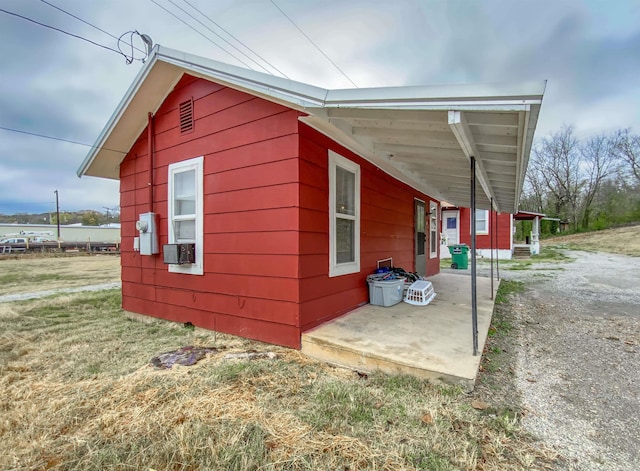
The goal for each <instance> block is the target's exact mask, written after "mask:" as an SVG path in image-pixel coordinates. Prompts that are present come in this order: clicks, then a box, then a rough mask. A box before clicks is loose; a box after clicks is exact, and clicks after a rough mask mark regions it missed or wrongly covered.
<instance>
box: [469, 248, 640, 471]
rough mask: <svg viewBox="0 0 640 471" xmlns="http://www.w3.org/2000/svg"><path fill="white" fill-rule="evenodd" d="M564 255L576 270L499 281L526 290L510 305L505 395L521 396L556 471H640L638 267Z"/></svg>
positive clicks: (560, 267) (560, 268) (624, 260)
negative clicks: (521, 285) (553, 455)
mask: <svg viewBox="0 0 640 471" xmlns="http://www.w3.org/2000/svg"><path fill="white" fill-rule="evenodd" d="M564 253H565V254H566V255H569V256H570V257H572V258H574V259H575V260H573V261H571V262H567V263H557V262H556V263H546V264H538V263H535V264H533V265H532V266H531V268H532V269H530V270H517V271H516V270H507V269H506V268H507V266H506V265H505V266H504V267H503V268H502V269H501V271H500V274H501V277H502V278H503V279H511V280H519V281H524V282H525V286H526V290H525V292H524V293H521V294H518V295H516V296H515V299H514V300H513V301H512V304H511V309H510V311H511V312H510V319H509V320H510V322H512V323H513V324H514V327H515V328H514V330H513V332H514V334H513V335H510V339H509V340H508V342H509V345H508V347H507V348H505V350H507V349H509V352H510V353H509V355H510V367H509V370H510V374H505V375H504V378H508V379H507V381H508V382H510V383H511V384H510V385H509V386H506V389H505V390H503V391H502V393H503V394H504V392H505V391H507V392H509V389H510V390H511V391H510V392H512V393H514V395H515V396H517V398H518V402H520V406H522V407H524V409H525V411H526V415H525V417H524V419H523V424H524V426H525V428H526V429H527V430H528V431H530V432H531V433H532V434H534V435H535V436H537V437H538V438H540V439H541V440H542V441H543V442H544V443H546V444H547V445H548V446H549V447H551V448H553V449H555V450H556V452H557V453H558V454H559V456H560V457H561V460H560V461H559V463H558V469H572V470H573V469H575V470H638V469H640V258H633V257H626V256H620V255H611V254H604V253H588V252H576V251H564ZM483 270H484V269H483ZM480 386H481V389H483V388H484V389H485V391H486V390H487V389H490V388H487V387H486V384H484V385H483V381H482V380H481V381H480Z"/></svg>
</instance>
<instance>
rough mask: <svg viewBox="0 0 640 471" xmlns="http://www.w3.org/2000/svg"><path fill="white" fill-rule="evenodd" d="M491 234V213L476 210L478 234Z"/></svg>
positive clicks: (484, 210)
mask: <svg viewBox="0 0 640 471" xmlns="http://www.w3.org/2000/svg"><path fill="white" fill-rule="evenodd" d="M488 233H489V211H487V210H486V209H476V234H488Z"/></svg>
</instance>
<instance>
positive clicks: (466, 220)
mask: <svg viewBox="0 0 640 471" xmlns="http://www.w3.org/2000/svg"><path fill="white" fill-rule="evenodd" d="M471 214H472V212H471V209H469V208H458V207H455V206H447V205H443V206H442V211H441V224H442V230H441V245H442V246H441V249H440V258H450V257H451V254H450V253H449V246H450V245H456V244H466V245H468V246H471ZM475 214H476V254H477V255H478V256H480V257H491V251H492V249H493V256H494V258H495V257H498V258H499V259H501V260H508V259H510V258H511V257H512V255H513V249H514V245H513V215H512V214H510V213H496V212H495V211H490V210H488V209H476V213H475Z"/></svg>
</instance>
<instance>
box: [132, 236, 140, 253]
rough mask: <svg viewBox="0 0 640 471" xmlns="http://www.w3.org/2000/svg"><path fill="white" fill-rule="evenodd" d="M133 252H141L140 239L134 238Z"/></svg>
mask: <svg viewBox="0 0 640 471" xmlns="http://www.w3.org/2000/svg"><path fill="white" fill-rule="evenodd" d="M133 251H134V252H140V237H134V238H133Z"/></svg>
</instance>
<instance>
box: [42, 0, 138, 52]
mask: <svg viewBox="0 0 640 471" xmlns="http://www.w3.org/2000/svg"><path fill="white" fill-rule="evenodd" d="M40 1H41V2H42V3H45V4H47V5H49V6H50V7H51V8H55V9H56V10H58V11H61V12H62V13H64V14H65V15H69V16H70V17H72V18H75V19H76V20H78V21H80V22H82V23H84V24H85V25H89V26H91V27H92V28H94V29H97V30H98V31H100V32H101V33H104V34H106V35H107V36H110V37H112V38H113V39H115V40H116V41H121V39H120V38H118V37H117V36H115V35H113V34H111V33H110V32H109V31H105V30H104V29H102V28H100V27H98V26H96V25H94V24H92V23H89V22H88V21H86V20H83V19H82V18H80V17H78V16H76V15H74V14H73V13H69V12H68V11H67V10H65V9H63V8H60V7H58V6H56V5H54V4H53V3H50V2H47V0H40ZM127 46H132V47H133V48H135V49H136V50H138V51H139V52H142V53H146V51H143V50H142V49H140V48H138V47H136V46H133V44H127Z"/></svg>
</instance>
